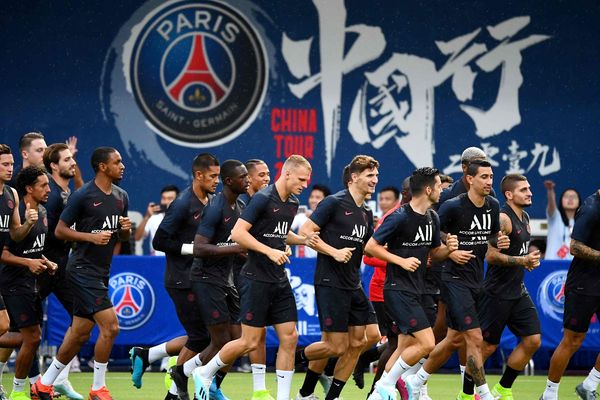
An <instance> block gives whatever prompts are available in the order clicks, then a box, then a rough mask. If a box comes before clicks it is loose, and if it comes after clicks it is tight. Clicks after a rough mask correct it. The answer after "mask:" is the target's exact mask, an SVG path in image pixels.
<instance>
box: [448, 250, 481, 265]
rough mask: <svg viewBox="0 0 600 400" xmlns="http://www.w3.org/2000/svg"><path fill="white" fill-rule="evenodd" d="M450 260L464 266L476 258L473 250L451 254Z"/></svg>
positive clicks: (457, 251)
mask: <svg viewBox="0 0 600 400" xmlns="http://www.w3.org/2000/svg"><path fill="white" fill-rule="evenodd" d="M448 258H449V259H450V260H452V261H454V262H455V263H457V264H459V265H463V264H466V263H468V262H469V260H470V259H471V258H475V255H474V254H473V250H469V251H467V250H455V251H453V252H452V253H450V255H449V256H448Z"/></svg>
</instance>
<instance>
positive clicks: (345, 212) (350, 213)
mask: <svg viewBox="0 0 600 400" xmlns="http://www.w3.org/2000/svg"><path fill="white" fill-rule="evenodd" d="M344 214H346V215H352V214H354V213H353V212H348V211H344Z"/></svg>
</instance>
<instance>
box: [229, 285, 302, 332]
mask: <svg viewBox="0 0 600 400" xmlns="http://www.w3.org/2000/svg"><path fill="white" fill-rule="evenodd" d="M239 285H240V288H239V290H240V319H241V322H242V323H243V324H244V325H249V326H254V327H257V328H262V327H265V326H268V325H277V324H283V323H285V322H297V321H298V310H297V309H296V299H295V297H294V293H293V292H292V287H291V286H290V282H289V281H287V280H286V281H284V282H276V283H272V282H261V281H256V280H253V279H248V277H246V276H244V275H240V277H239Z"/></svg>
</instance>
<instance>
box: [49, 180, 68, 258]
mask: <svg viewBox="0 0 600 400" xmlns="http://www.w3.org/2000/svg"><path fill="white" fill-rule="evenodd" d="M48 181H49V185H50V193H49V194H48V201H47V202H46V204H45V205H44V206H45V208H46V213H47V214H48V236H46V246H44V255H45V256H46V257H47V258H48V259H49V260H50V261H54V262H55V263H57V264H58V268H65V267H66V265H67V260H68V258H69V251H70V250H71V243H70V242H66V241H64V240H58V239H57V238H56V235H55V234H54V230H55V229H56V225H57V224H58V220H59V219H60V215H61V214H62V212H63V210H64V209H65V206H66V205H67V200H68V199H69V196H70V195H71V191H70V190H68V191H64V190H63V189H62V188H61V187H60V186H59V185H58V183H56V181H55V180H54V178H52V176H51V175H50V174H48Z"/></svg>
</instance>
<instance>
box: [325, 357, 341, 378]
mask: <svg viewBox="0 0 600 400" xmlns="http://www.w3.org/2000/svg"><path fill="white" fill-rule="evenodd" d="M337 360H338V358H337V357H333V358H330V359H329V361H327V366H326V367H325V370H324V371H323V373H324V374H325V375H327V376H333V371H335V364H337Z"/></svg>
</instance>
